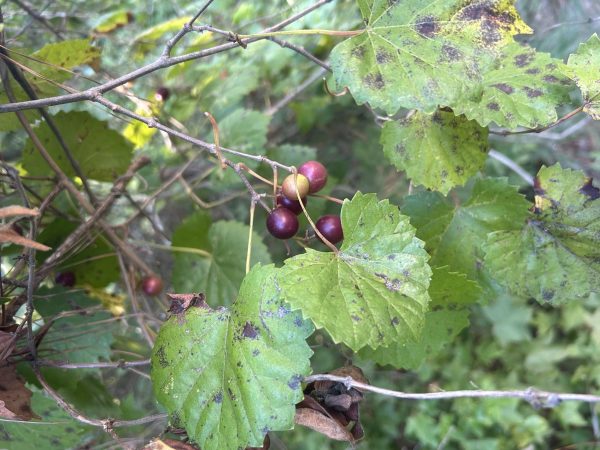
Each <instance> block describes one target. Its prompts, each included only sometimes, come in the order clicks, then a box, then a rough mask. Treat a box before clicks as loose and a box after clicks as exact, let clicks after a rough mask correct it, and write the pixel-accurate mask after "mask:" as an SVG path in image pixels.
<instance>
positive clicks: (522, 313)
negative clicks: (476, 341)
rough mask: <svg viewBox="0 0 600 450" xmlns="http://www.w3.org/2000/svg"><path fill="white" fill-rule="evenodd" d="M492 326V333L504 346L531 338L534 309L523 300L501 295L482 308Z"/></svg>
mask: <svg viewBox="0 0 600 450" xmlns="http://www.w3.org/2000/svg"><path fill="white" fill-rule="evenodd" d="M482 312H483V315H484V316H485V317H486V318H487V319H488V320H489V322H490V324H491V326H492V333H493V334H494V337H495V338H496V340H497V341H498V342H499V343H500V345H502V346H506V345H508V344H511V343H515V342H523V341H528V340H530V339H531V330H530V327H529V325H530V322H531V318H532V316H533V311H532V308H531V307H530V306H527V305H526V304H524V302H523V300H520V299H516V298H513V297H511V296H510V295H500V296H499V297H497V298H496V299H495V301H494V302H493V303H492V304H490V305H487V306H484V307H483V308H482Z"/></svg>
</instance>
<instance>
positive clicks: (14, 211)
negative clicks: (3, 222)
mask: <svg viewBox="0 0 600 450" xmlns="http://www.w3.org/2000/svg"><path fill="white" fill-rule="evenodd" d="M38 214H39V211H38V210H37V209H31V208H25V207H24V206H19V205H10V206H5V207H4V208H0V219H4V218H6V217H14V216H37V215H38Z"/></svg>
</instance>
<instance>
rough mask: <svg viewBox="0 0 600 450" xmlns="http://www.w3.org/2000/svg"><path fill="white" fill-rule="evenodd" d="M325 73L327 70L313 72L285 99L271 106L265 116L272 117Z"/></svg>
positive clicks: (320, 69) (321, 69)
mask: <svg viewBox="0 0 600 450" xmlns="http://www.w3.org/2000/svg"><path fill="white" fill-rule="evenodd" d="M326 72H327V69H324V68H319V69H317V70H316V71H315V72H313V74H312V75H311V76H310V77H308V78H307V79H306V80H304V81H303V82H302V83H301V84H300V85H298V86H296V87H295V88H294V89H292V91H291V92H289V93H288V94H287V95H286V96H285V97H283V98H282V99H281V100H279V101H278V102H277V103H275V104H274V105H273V106H271V107H270V108H269V109H268V110H267V111H266V112H265V114H267V115H268V116H272V115H274V114H275V113H276V112H277V111H279V110H280V109H281V108H283V107H284V106H286V105H287V104H288V103H290V102H291V101H293V100H294V99H295V98H296V97H298V95H300V94H301V93H302V92H304V91H305V90H306V89H307V88H308V87H310V86H311V85H312V84H313V83H314V82H315V81H317V80H319V79H320V78H321V77H322V76H323V74H325V73H326Z"/></svg>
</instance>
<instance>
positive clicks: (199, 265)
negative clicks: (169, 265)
mask: <svg viewBox="0 0 600 450" xmlns="http://www.w3.org/2000/svg"><path fill="white" fill-rule="evenodd" d="M207 216H208V215H207V214H206V213H197V214H194V215H192V216H190V217H189V218H188V219H186V220H185V221H184V222H183V223H182V224H181V225H180V226H179V227H178V228H177V229H176V230H175V233H174V234H173V241H172V243H173V244H172V245H173V246H174V247H182V248H189V249H192V250H193V249H201V250H204V251H205V252H207V253H208V254H209V255H210V256H208V255H202V254H194V253H186V252H179V251H178V252H177V253H175V264H174V267H173V277H172V282H173V287H174V288H175V290H176V291H178V292H202V293H204V294H205V295H206V298H207V299H208V301H209V303H210V304H211V305H214V306H217V305H229V304H231V302H232V301H233V300H234V299H235V297H236V295H237V292H238V288H239V286H240V284H241V282H242V280H243V279H244V275H245V273H246V248H247V247H248V234H249V231H250V228H249V227H248V226H247V225H244V224H242V223H239V222H233V221H231V222H224V221H221V222H216V223H215V224H213V225H210V218H208V217H207ZM251 262H252V264H255V263H257V262H260V263H263V264H268V263H270V262H271V257H270V255H269V252H268V250H267V247H266V246H265V244H264V243H263V242H262V238H261V237H260V236H259V235H257V234H256V233H254V232H253V235H252V261H251Z"/></svg>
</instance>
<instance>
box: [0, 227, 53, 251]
mask: <svg viewBox="0 0 600 450" xmlns="http://www.w3.org/2000/svg"><path fill="white" fill-rule="evenodd" d="M5 243H9V244H16V245H22V246H23V247H27V248H33V249H36V250H40V251H42V252H45V251H48V250H50V247H48V246H46V245H44V244H40V243H39V242H35V241H32V240H31V239H28V238H26V237H23V236H21V235H20V234H19V233H17V232H16V231H15V230H14V229H13V228H12V227H11V226H10V225H4V226H2V227H0V244H5Z"/></svg>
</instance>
